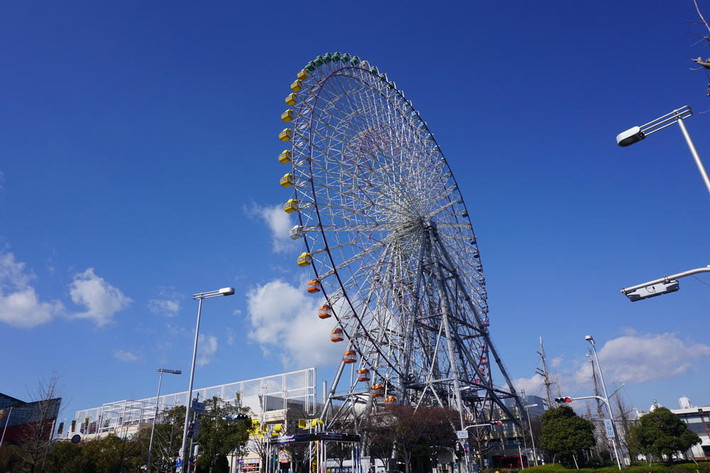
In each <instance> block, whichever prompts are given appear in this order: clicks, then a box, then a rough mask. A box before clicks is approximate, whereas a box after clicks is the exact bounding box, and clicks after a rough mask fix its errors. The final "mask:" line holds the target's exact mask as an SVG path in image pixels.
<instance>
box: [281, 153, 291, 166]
mask: <svg viewBox="0 0 710 473" xmlns="http://www.w3.org/2000/svg"><path fill="white" fill-rule="evenodd" d="M279 162H280V163H281V164H288V163H290V162H291V150H290V149H285V150H283V151H281V154H279Z"/></svg>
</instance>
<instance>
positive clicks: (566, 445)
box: [540, 406, 596, 469]
mask: <svg viewBox="0 0 710 473" xmlns="http://www.w3.org/2000/svg"><path fill="white" fill-rule="evenodd" d="M540 443H541V445H542V448H544V449H545V450H547V451H548V452H549V453H550V454H551V455H553V461H554V459H555V458H556V457H559V458H560V461H561V462H562V463H565V462H566V463H569V459H570V458H571V459H572V461H573V462H574V466H575V468H577V469H579V463H578V462H577V457H578V456H579V453H580V452H582V451H584V450H585V449H589V448H591V447H593V446H594V445H595V444H596V440H595V438H594V424H593V423H591V422H590V421H588V420H585V419H582V418H581V417H579V416H577V414H575V413H574V411H573V410H572V408H571V407H569V406H561V407H558V408H556V409H550V410H548V411H547V412H545V414H543V416H542V435H541V438H540Z"/></svg>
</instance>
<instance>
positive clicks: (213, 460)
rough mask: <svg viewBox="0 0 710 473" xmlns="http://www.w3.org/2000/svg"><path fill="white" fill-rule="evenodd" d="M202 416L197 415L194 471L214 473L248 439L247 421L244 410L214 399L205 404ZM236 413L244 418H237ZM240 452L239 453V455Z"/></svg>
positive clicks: (249, 422) (248, 425)
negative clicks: (197, 455)
mask: <svg viewBox="0 0 710 473" xmlns="http://www.w3.org/2000/svg"><path fill="white" fill-rule="evenodd" d="M206 405H207V406H206V407H207V412H206V415H204V416H200V430H199V433H198V435H197V439H195V440H196V443H197V444H199V445H200V456H199V457H198V459H197V471H198V472H208V473H218V469H217V467H218V465H223V464H224V461H223V459H222V457H223V458H224V460H226V458H227V455H229V453H230V452H232V451H233V450H240V451H243V450H244V447H245V445H246V443H247V441H248V440H249V430H250V429H251V418H250V417H248V415H246V414H247V412H248V409H241V410H240V409H239V408H238V407H236V406H234V405H232V404H229V403H225V402H223V401H221V400H220V399H219V398H217V397H213V398H212V399H210V400H208V401H207V402H206ZM240 414H242V415H244V418H238V417H237V416H239V415H240ZM241 454H242V452H240V455H241Z"/></svg>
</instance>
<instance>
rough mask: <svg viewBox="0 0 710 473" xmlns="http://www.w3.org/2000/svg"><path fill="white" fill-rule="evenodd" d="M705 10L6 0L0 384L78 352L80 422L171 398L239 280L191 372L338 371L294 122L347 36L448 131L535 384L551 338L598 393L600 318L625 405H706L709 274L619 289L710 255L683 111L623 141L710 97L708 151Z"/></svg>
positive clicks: (516, 363)
mask: <svg viewBox="0 0 710 473" xmlns="http://www.w3.org/2000/svg"><path fill="white" fill-rule="evenodd" d="M701 6H703V5H702V4H701ZM705 6H706V8H707V10H708V11H707V12H706V13H708V14H710V4H709V5H705ZM696 20H697V15H696V13H695V10H694V7H693V4H692V2H690V1H687V0H684V1H678V2H653V3H649V2H642V1H640V0H633V1H627V2H621V3H620V2H610V1H603V2H586V3H585V2H568V1H548V2H527V1H522V0H521V1H510V2H439V3H437V4H436V5H435V4H433V3H431V2H420V1H413V2H371V1H364V2H357V3H351V2H347V3H346V2H332V1H331V2H318V1H316V2H307V3H304V2H288V3H286V2H279V3H276V2H262V4H256V2H201V3H199V4H197V3H194V2H184V1H175V2H136V1H122V2H89V1H86V2H79V1H68V2H3V3H2V5H0V44H1V45H2V46H0V63H1V64H2V72H0V91H1V92H0V94H1V95H0V97H1V99H0V327H1V332H0V333H2V343H1V344H0V357H1V358H2V359H3V360H5V363H4V365H5V369H4V370H3V376H2V383H1V384H0V386H1V389H0V391H2V392H4V393H6V394H8V395H11V396H15V397H19V398H29V397H31V395H32V393H34V392H36V386H37V384H38V382H39V380H41V379H47V378H49V377H50V375H51V374H52V373H53V372H56V373H57V374H58V376H59V384H60V390H61V392H62V394H63V396H64V398H65V404H64V412H63V414H62V415H63V416H64V417H71V416H72V415H73V412H74V411H75V410H77V409H81V408H89V407H95V406H99V405H101V404H102V403H104V402H110V401H115V400H121V399H136V398H143V397H149V396H152V395H154V393H155V389H156V387H157V386H156V385H157V374H156V372H155V370H156V368H158V367H161V366H163V367H166V368H172V369H182V370H183V371H184V372H187V371H189V363H190V355H191V348H192V337H193V330H194V323H195V314H196V309H197V304H196V303H195V302H193V301H192V299H191V295H192V294H193V293H195V292H199V291H205V290H211V289H217V288H220V287H223V286H234V287H235V288H236V294H235V295H234V296H232V297H229V298H223V299H222V298H220V299H214V300H209V301H206V302H205V305H204V312H203V323H202V328H201V334H202V335H203V339H202V341H201V352H200V357H199V361H200V366H199V367H198V370H197V374H196V378H195V383H196V386H211V385H217V384H223V383H227V382H231V381H235V380H240V379H249V378H254V377H259V376H264V375H270V374H275V373H278V372H281V371H284V370H291V369H300V368H305V367H308V366H312V365H316V366H317V367H318V369H319V374H320V375H323V377H325V378H327V377H328V376H327V374H328V373H330V370H331V368H330V366H331V363H332V361H331V360H333V359H334V358H335V357H336V356H337V355H338V354H339V353H340V349H341V347H339V346H336V348H337V349H336V348H334V344H331V343H330V341H329V340H327V336H326V335H327V332H328V331H329V329H330V328H329V327H325V326H324V325H322V324H320V325H319V324H317V322H318V320H317V318H316V317H315V309H316V308H317V306H318V305H319V301H318V300H316V299H314V298H313V297H312V296H308V295H306V294H305V292H304V291H303V283H304V281H305V280H307V279H308V276H309V274H308V272H307V270H303V269H301V268H299V267H298V266H296V264H295V258H296V256H297V255H298V253H300V250H301V249H300V247H299V246H298V245H294V244H293V243H292V242H290V240H288V239H284V238H283V231H284V229H287V228H288V227H289V226H290V224H289V222H288V220H287V219H286V216H285V214H283V213H282V212H281V211H280V210H278V209H277V206H280V205H281V203H282V202H283V201H285V200H286V199H287V198H289V197H290V195H289V194H288V192H287V191H284V190H283V189H282V188H281V187H280V186H279V185H278V178H279V177H280V176H281V175H282V174H283V173H284V172H285V171H284V169H283V166H282V165H280V164H279V163H278V161H277V160H276V156H277V154H278V152H279V151H280V150H281V149H282V143H281V142H280V141H279V140H278V139H277V135H278V132H279V131H280V130H281V128H283V126H282V123H281V121H280V119H279V116H280V114H281V112H282V111H283V110H284V109H285V104H284V102H283V99H284V97H285V96H286V95H287V93H288V92H289V89H288V86H289V84H290V83H291V82H292V81H293V79H294V78H295V74H296V73H297V72H298V70H300V69H301V67H302V66H303V65H304V64H306V63H307V62H308V61H309V60H311V59H313V58H314V57H315V56H317V55H319V54H322V53H326V52H331V51H333V52H334V51H343V52H350V53H351V54H356V55H359V56H360V57H362V58H365V59H368V60H369V61H370V62H371V63H372V64H373V65H376V66H378V68H379V69H380V70H381V71H383V72H386V73H387V74H388V75H389V77H390V79H392V80H394V81H395V82H396V83H397V85H398V87H399V88H401V89H402V90H403V91H404V92H405V93H406V95H407V98H409V99H411V100H412V102H413V104H414V106H415V108H417V110H419V111H420V113H421V115H422V117H423V118H424V119H425V120H426V121H427V123H428V125H429V127H430V129H431V130H432V131H433V133H434V134H435V136H436V138H437V141H438V143H439V144H440V145H441V147H442V150H443V152H444V154H445V156H446V157H447V159H448V161H449V164H450V166H451V168H452V169H453V172H454V174H455V176H456V178H457V180H458V182H459V185H460V187H461V191H462V193H463V195H464V198H465V200H466V203H467V206H468V208H469V210H470V211H471V217H472V220H473V223H474V227H475V229H476V234H477V236H478V242H479V247H480V250H481V256H482V260H483V262H484V265H485V271H486V278H487V286H488V296H489V298H488V302H489V307H490V321H491V333H492V337H493V340H494V343H495V345H496V347H497V348H498V351H499V352H500V353H501V355H502V357H503V360H504V362H505V365H506V367H507V369H508V371H509V373H510V375H511V377H512V378H513V379H515V380H516V384H518V386H519V387H521V388H524V389H525V390H526V391H527V392H528V393H530V394H542V393H543V390H542V389H541V385H540V382H539V379H537V378H536V377H535V376H534V371H535V368H536V366H538V364H539V362H538V358H537V354H536V350H538V349H539V346H538V343H539V338H540V337H543V338H544V340H545V349H546V351H547V354H548V357H549V358H548V363H549V366H550V368H551V371H553V373H554V376H555V379H556V380H558V382H559V385H560V386H561V387H560V391H562V394H571V395H585V394H589V393H590V392H591V381H590V379H589V376H588V372H586V371H585V370H588V363H587V362H586V358H585V353H586V351H587V348H588V345H587V343H586V342H585V341H584V336H585V335H586V334H592V335H594V337H595V338H596V340H597V343H598V348H599V350H600V357H601V362H602V367H603V368H604V369H605V374H606V376H607V382H608V384H610V385H611V386H613V387H614V388H615V387H618V386H620V385H621V384H622V383H624V388H623V389H622V391H621V392H622V394H623V396H624V397H625V400H626V401H627V403H628V404H629V405H634V406H636V407H639V408H642V409H647V408H648V406H649V405H650V404H651V402H652V401H653V400H654V399H658V401H659V402H661V403H663V404H665V405H668V406H672V407H674V406H676V405H677V401H676V400H677V398H678V397H680V396H689V397H690V398H691V400H692V401H693V402H694V403H695V404H696V405H708V404H710V383H708V381H707V373H708V371H709V370H710V345H709V344H708V343H710V342H709V341H708V336H707V334H708V333H710V330H709V329H710V322H709V321H708V320H709V319H710V317H708V314H709V312H710V275H705V276H702V275H701V276H698V277H697V278H686V279H683V280H681V290H680V292H678V293H676V294H672V295H668V296H663V297H660V298H655V299H651V300H648V301H642V302H638V303H633V304H632V303H630V302H629V301H627V300H626V298H625V297H623V296H622V295H621V294H620V293H619V289H620V288H621V287H623V286H630V285H633V284H636V283H640V282H643V281H646V280H650V279H655V278H657V277H661V276H663V275H665V274H671V273H675V272H679V271H683V270H687V269H690V268H696V267H701V266H705V265H708V264H710V255H709V251H708V249H709V245H708V242H710V219H708V214H709V213H710V196H709V195H708V192H707V191H706V189H705V187H704V185H703V182H702V180H701V178H700V176H699V173H698V171H697V168H696V167H695V165H694V164H693V161H692V159H691V156H690V154H689V153H688V149H687V147H686V146H685V144H684V142H683V139H682V137H681V134H680V131H679V130H678V129H677V127H672V128H669V129H667V130H663V131H662V132H660V133H658V134H657V135H654V136H652V137H649V138H648V139H647V140H646V141H644V142H642V143H639V144H637V145H634V146H632V147H630V148H625V149H621V148H618V147H617V146H616V144H615V141H614V137H615V136H616V134H617V133H619V132H620V131H623V130H625V129H626V128H629V127H631V126H633V125H637V124H641V123H644V122H646V121H649V120H651V119H653V118H655V117H657V116H660V115H662V114H665V113H666V112H669V111H671V110H673V109H674V108H677V107H680V106H682V105H685V104H688V105H690V106H691V107H693V109H694V111H695V115H694V116H693V117H692V118H690V119H689V120H687V127H688V130H689V132H690V134H691V135H692V137H693V139H694V141H695V144H696V146H697V149H698V151H699V152H700V155H701V156H706V158H705V160H706V163H708V165H710V133H708V132H707V130H708V129H709V128H710V113H706V112H707V111H709V110H710V99H709V98H708V97H707V96H706V90H707V83H708V77H707V75H706V74H705V72H704V71H693V70H691V68H692V66H693V65H694V64H693V63H692V62H691V61H690V60H689V58H691V57H698V56H703V57H707V56H710V49H709V48H708V45H707V42H703V41H702V36H703V35H706V34H708V31H707V30H706V29H704V27H702V26H701V25H698V24H695V23H693V22H694V21H696ZM699 41H700V42H699ZM324 327H325V328H324ZM186 388H187V376H184V375H183V376H181V377H176V376H169V377H166V378H165V379H164V385H163V389H164V391H163V392H169V391H170V392H175V391H181V390H185V389H186Z"/></svg>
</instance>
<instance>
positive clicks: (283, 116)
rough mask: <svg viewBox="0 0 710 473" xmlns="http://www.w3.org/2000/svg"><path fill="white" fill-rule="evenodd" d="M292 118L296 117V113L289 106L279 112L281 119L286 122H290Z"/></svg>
mask: <svg viewBox="0 0 710 473" xmlns="http://www.w3.org/2000/svg"><path fill="white" fill-rule="evenodd" d="M294 118H296V114H295V113H294V111H293V110H291V109H290V108H289V109H288V110H286V111H285V112H284V113H282V114H281V120H283V121H285V122H286V123H288V122H290V121H291V120H293V119H294Z"/></svg>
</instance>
